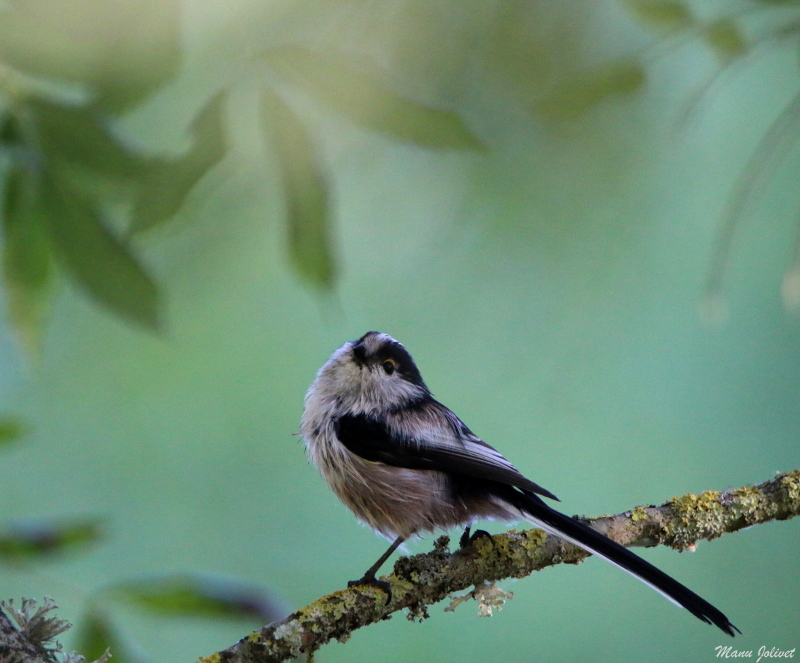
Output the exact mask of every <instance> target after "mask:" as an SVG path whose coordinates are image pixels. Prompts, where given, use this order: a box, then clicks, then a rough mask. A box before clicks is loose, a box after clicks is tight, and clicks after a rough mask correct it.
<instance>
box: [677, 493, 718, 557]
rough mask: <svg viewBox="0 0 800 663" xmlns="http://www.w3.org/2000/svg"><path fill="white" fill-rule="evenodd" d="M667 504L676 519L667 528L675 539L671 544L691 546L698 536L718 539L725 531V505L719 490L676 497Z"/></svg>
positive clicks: (681, 548)
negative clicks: (722, 502)
mask: <svg viewBox="0 0 800 663" xmlns="http://www.w3.org/2000/svg"><path fill="white" fill-rule="evenodd" d="M667 506H669V507H670V509H671V510H672V513H673V514H674V515H675V516H676V518H677V520H673V521H672V523H670V524H667V525H666V526H665V529H666V531H667V534H668V537H669V538H671V539H672V544H671V545H672V547H674V548H677V549H678V550H684V549H686V548H688V547H689V546H691V545H693V544H694V543H695V542H696V541H697V539H715V538H716V537H718V536H720V535H721V534H722V533H723V532H724V531H725V528H724V519H723V516H724V515H725V508H724V506H723V505H722V504H721V501H720V493H719V491H716V490H707V491H706V492H704V493H700V494H699V495H695V494H693V493H689V494H688V495H683V496H682V497H673V498H672V500H670V501H669V502H668V503H667Z"/></svg>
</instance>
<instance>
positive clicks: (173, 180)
mask: <svg viewBox="0 0 800 663" xmlns="http://www.w3.org/2000/svg"><path fill="white" fill-rule="evenodd" d="M224 100H225V94H224V93H219V94H217V95H215V96H214V97H213V98H212V99H211V100H210V101H209V102H208V104H206V106H205V107H204V108H203V109H202V111H201V112H200V113H199V114H198V116H197V118H196V119H195V121H194V122H193V123H192V126H191V128H190V131H191V133H192V148H191V149H190V150H189V152H187V153H186V154H185V155H184V156H182V157H180V158H178V159H174V160H167V159H161V160H159V161H158V162H155V163H154V164H153V165H152V166H151V167H150V169H149V171H148V173H147V176H146V177H145V178H144V179H143V180H142V185H141V188H140V191H139V195H138V198H137V201H136V205H135V206H134V210H133V220H132V222H131V228H130V231H131V232H132V233H136V232H142V231H144V230H149V229H150V228H153V227H155V226H157V225H159V224H161V223H163V222H164V221H167V220H169V219H170V218H172V217H173V216H175V214H177V213H178V211H179V210H180V209H181V207H182V205H183V202H184V200H185V198H186V196H187V195H189V192H190V191H191V190H192V189H193V188H194V186H195V185H196V184H197V182H198V181H199V180H200V179H201V178H202V177H203V176H204V175H205V174H206V173H207V172H208V171H209V170H210V169H211V168H212V167H213V166H214V165H215V164H217V163H218V162H219V161H220V160H221V159H222V157H224V156H225V153H226V151H227V143H226V138H225V124H224V116H223V112H222V111H223V104H224Z"/></svg>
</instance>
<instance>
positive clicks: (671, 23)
mask: <svg viewBox="0 0 800 663" xmlns="http://www.w3.org/2000/svg"><path fill="white" fill-rule="evenodd" d="M627 4H628V7H629V8H630V10H631V12H632V13H633V15H634V16H635V17H636V18H637V19H638V20H639V21H640V22H641V23H642V24H644V25H646V26H648V27H652V28H657V29H659V30H680V29H682V28H687V27H689V26H690V25H691V24H692V10H691V9H690V8H689V6H688V5H687V4H686V3H685V2H675V1H674V0H628V3H627Z"/></svg>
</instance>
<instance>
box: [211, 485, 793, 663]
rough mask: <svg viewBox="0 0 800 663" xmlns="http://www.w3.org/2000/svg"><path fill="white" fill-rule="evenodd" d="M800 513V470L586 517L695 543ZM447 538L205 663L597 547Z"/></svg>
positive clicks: (365, 620) (552, 540) (346, 633)
mask: <svg viewBox="0 0 800 663" xmlns="http://www.w3.org/2000/svg"><path fill="white" fill-rule="evenodd" d="M799 514H800V470H794V471H792V472H786V473H779V474H777V475H776V476H775V478H774V479H771V480H769V481H765V482H763V483H760V484H757V485H752V486H742V487H740V488H732V489H729V490H726V491H722V492H719V491H712V490H709V491H706V492H704V493H700V494H699V495H695V494H692V493H689V494H687V495H683V496H681V497H673V498H672V499H671V500H669V501H668V502H665V503H664V504H662V505H661V506H654V505H651V506H644V507H643V506H639V507H636V508H634V509H631V510H630V511H625V512H623V513H620V514H617V515H614V516H601V517H598V518H586V519H582V520H584V522H586V523H588V524H590V525H591V526H592V527H594V528H595V529H597V530H598V531H599V532H602V533H603V534H605V535H606V536H607V537H609V538H611V539H613V540H614V541H617V542H618V543H620V544H622V545H623V546H628V547H632V546H647V547H651V546H657V545H666V546H670V547H672V548H675V549H676V550H687V549H693V548H694V547H695V545H696V543H697V541H699V540H701V539H705V540H709V541H710V540H713V539H716V538H718V537H720V536H722V535H723V534H728V533H731V532H736V531H738V530H740V529H743V528H745V527H751V526H753V525H758V524H760V523H765V522H768V521H770V520H788V519H789V518H793V517H794V516H797V515H799ZM448 544H449V538H448V537H447V536H442V537H440V538H439V539H437V540H436V542H435V543H434V549H433V550H432V551H431V552H429V553H424V554H421V555H414V556H413V557H401V558H400V559H399V560H397V562H396V563H395V565H394V571H393V572H392V573H391V574H390V575H388V576H384V577H383V578H382V580H386V581H387V582H389V583H390V585H391V588H392V596H391V599H390V600H389V601H388V603H387V598H388V597H387V595H386V593H385V592H384V591H383V590H381V589H380V588H378V587H374V586H355V587H351V588H348V589H344V590H340V591H337V592H334V593H333V594H329V595H327V596H323V597H322V598H320V599H318V600H316V601H314V602H313V603H311V604H309V605H307V606H306V607H305V608H301V609H300V610H297V611H296V612H293V613H292V614H290V615H288V616H287V617H285V618H283V619H281V620H279V621H276V622H273V623H272V624H268V625H267V626H265V627H263V628H262V629H260V630H258V631H254V632H253V633H251V634H250V635H248V636H246V637H244V638H242V639H241V640H240V641H239V642H237V643H236V644H235V645H233V646H231V647H229V648H228V649H225V650H223V651H220V652H217V653H215V654H212V655H211V656H205V657H202V658H200V659H199V661H198V663H272V662H276V661H283V660H286V659H289V658H295V657H297V656H298V655H300V654H309V653H313V652H314V651H316V650H317V649H319V648H320V647H321V646H322V645H324V644H326V643H327V642H330V641H331V640H333V639H337V640H340V641H344V640H347V639H348V638H349V637H350V635H351V634H352V633H353V632H354V631H355V630H356V629H359V628H361V627H362V626H367V625H369V624H373V623H375V622H378V621H381V620H383V619H389V617H390V615H391V614H392V613H394V612H397V611H398V610H401V609H404V608H405V609H407V611H408V618H409V619H415V618H420V619H423V618H425V617H427V606H429V605H432V604H434V603H437V602H439V601H442V600H443V599H445V598H447V597H448V596H450V594H451V593H453V592H459V591H463V590H465V589H468V588H469V587H472V586H481V585H483V584H484V583H493V582H496V581H498V580H502V579H504V578H510V577H515V578H522V577H525V576H527V575H529V574H531V573H532V572H533V571H538V570H540V569H543V568H546V567H548V566H553V565H555V564H563V563H567V564H577V563H579V562H580V561H582V560H583V559H584V558H586V557H588V556H589V554H588V553H587V552H586V551H584V550H583V549H581V548H579V547H577V546H575V545H573V544H570V543H567V542H565V541H563V540H561V539H559V538H557V537H553V536H547V535H546V534H545V533H544V532H542V531H541V530H539V529H530V530H526V531H523V532H516V531H513V530H512V531H510V532H508V533H506V534H496V535H494V536H493V538H492V540H491V541H490V540H489V539H486V538H483V539H478V540H477V541H476V542H475V543H474V544H473V545H472V546H469V547H468V548H465V549H462V550H458V551H456V552H453V553H451V552H450V550H449V548H448Z"/></svg>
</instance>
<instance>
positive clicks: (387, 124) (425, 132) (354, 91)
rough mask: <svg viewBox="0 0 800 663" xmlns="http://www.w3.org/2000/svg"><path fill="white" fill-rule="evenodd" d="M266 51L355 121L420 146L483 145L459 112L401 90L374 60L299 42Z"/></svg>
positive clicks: (273, 61) (270, 59)
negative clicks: (315, 49) (403, 93)
mask: <svg viewBox="0 0 800 663" xmlns="http://www.w3.org/2000/svg"><path fill="white" fill-rule="evenodd" d="M264 57H265V59H266V61H267V62H268V63H269V64H270V65H271V66H272V67H273V68H275V69H276V70H277V71H278V72H280V73H283V74H285V75H288V77H289V78H290V79H291V80H293V81H297V82H298V83H300V84H301V85H302V86H304V87H305V88H306V89H307V90H308V91H309V92H310V93H311V94H313V95H314V97H315V98H316V99H318V100H319V101H321V102H322V103H324V104H327V105H328V106H330V107H331V108H332V109H333V110H335V111H336V112H338V113H341V114H342V115H344V116H346V117H347V118H348V119H350V120H351V121H352V122H355V123H356V124H359V125H361V126H365V127H367V128H369V129H374V130H376V131H381V132H383V133H385V134H388V135H390V136H392V137H394V138H397V139H399V140H402V141H406V142H410V143H414V144H416V145H420V146H422V147H433V148H461V149H472V150H480V149H484V146H483V144H482V143H481V141H480V139H478V137H477V136H476V135H475V134H474V133H473V132H472V131H471V130H470V129H469V127H467V125H466V124H465V123H464V120H462V119H461V116H460V115H458V114H457V113H454V112H453V111H450V110H445V109H442V108H436V107H434V106H429V105H426V104H423V103H421V102H419V101H416V100H414V99H411V98H409V97H406V96H403V95H401V94H400V93H398V92H397V91H395V90H394V89H392V87H391V86H390V84H389V81H388V78H387V76H386V74H385V73H383V72H382V71H380V70H379V69H378V68H377V67H376V66H375V63H374V62H373V61H372V60H368V59H366V58H356V57H352V56H345V55H342V54H339V53H329V52H326V53H317V52H314V51H311V50H308V49H305V48H302V47H300V46H286V47H282V48H276V49H271V50H269V51H267V52H266V53H265V54H264Z"/></svg>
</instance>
